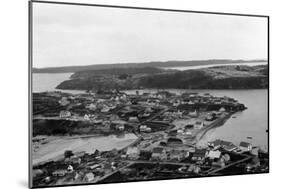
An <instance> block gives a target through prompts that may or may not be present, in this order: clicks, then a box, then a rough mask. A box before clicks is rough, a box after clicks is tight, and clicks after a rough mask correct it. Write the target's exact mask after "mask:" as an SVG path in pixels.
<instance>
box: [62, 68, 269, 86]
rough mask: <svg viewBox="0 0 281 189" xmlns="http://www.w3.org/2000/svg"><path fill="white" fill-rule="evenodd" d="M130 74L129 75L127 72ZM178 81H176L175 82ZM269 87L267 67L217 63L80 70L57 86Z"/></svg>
mask: <svg viewBox="0 0 281 189" xmlns="http://www.w3.org/2000/svg"><path fill="white" fill-rule="evenodd" d="M124 74H129V75H124ZM175 81H176V82H175ZM267 87H268V66H267V65H264V66H254V67H250V66H218V67H212V68H203V69H197V70H186V71H175V70H167V71H165V70H160V69H158V68H134V69H131V68H124V69H116V68H114V69H110V70H106V71H105V70H99V71H98V70H94V71H87V72H77V73H75V74H74V75H73V76H72V79H71V80H67V81H64V82H62V83H61V84H60V85H58V86H57V88H58V89H78V90H93V89H94V90H99V89H119V90H125V89H140V88H162V89H165V88H166V89H167V88H178V89H260V88H267Z"/></svg>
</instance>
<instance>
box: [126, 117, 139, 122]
mask: <svg viewBox="0 0 281 189" xmlns="http://www.w3.org/2000/svg"><path fill="white" fill-rule="evenodd" d="M128 121H129V122H131V123H139V119H138V118H137V117H129V120H128Z"/></svg>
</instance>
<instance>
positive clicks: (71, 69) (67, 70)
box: [32, 59, 267, 73]
mask: <svg viewBox="0 0 281 189" xmlns="http://www.w3.org/2000/svg"><path fill="white" fill-rule="evenodd" d="M250 62H267V60H231V59H212V60H191V61H165V62H163V61H155V62H143V63H117V64H94V65H87V66H66V67H49V68H33V69H32V71H33V73H74V72H80V71H87V70H101V69H111V68H128V67H131V68H142V67H159V68H161V67H181V66H200V65H212V64H232V63H250Z"/></svg>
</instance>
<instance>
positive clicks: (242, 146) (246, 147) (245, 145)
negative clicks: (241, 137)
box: [239, 142, 253, 152]
mask: <svg viewBox="0 0 281 189" xmlns="http://www.w3.org/2000/svg"><path fill="white" fill-rule="evenodd" d="M239 148H240V150H242V151H243V152H250V151H251V150H252V148H253V147H252V144H250V143H248V142H240V144H239Z"/></svg>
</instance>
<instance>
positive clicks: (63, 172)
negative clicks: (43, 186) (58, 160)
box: [52, 170, 67, 177]
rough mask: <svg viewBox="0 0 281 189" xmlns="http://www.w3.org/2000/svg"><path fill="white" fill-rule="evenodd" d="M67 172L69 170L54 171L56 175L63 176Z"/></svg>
mask: <svg viewBox="0 0 281 189" xmlns="http://www.w3.org/2000/svg"><path fill="white" fill-rule="evenodd" d="M66 173H67V170H56V171H54V172H53V173H52V175H53V176H54V177H63V176H65V175H66Z"/></svg>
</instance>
